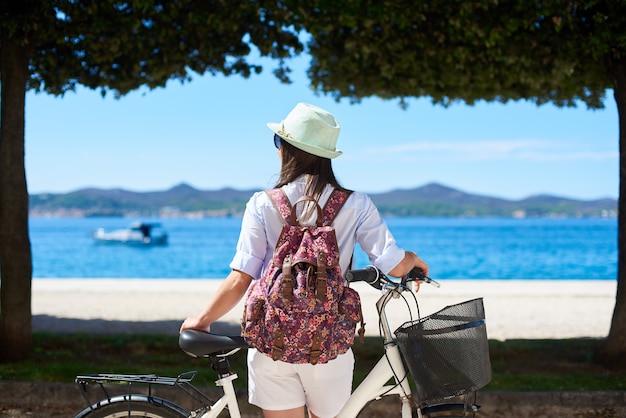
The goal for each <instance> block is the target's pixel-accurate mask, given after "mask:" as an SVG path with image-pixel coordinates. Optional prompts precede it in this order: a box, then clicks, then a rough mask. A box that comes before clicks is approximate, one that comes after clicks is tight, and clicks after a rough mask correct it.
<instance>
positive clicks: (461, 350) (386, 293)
mask: <svg viewBox="0 0 626 418" xmlns="http://www.w3.org/2000/svg"><path fill="white" fill-rule="evenodd" d="M346 279H347V280H348V281H349V282H357V281H364V282H366V283H368V284H369V285H371V286H372V287H374V288H376V289H378V290H380V291H381V296H380V298H379V299H378V301H377V302H376V307H377V311H378V316H379V327H380V334H381V336H382V340H383V341H382V343H383V347H384V354H383V355H382V357H381V358H380V360H379V361H378V363H377V364H376V365H375V366H374V367H373V368H372V369H371V370H370V372H369V373H368V375H367V376H366V377H365V378H364V379H363V381H362V382H361V383H360V384H359V385H358V387H357V388H356V389H355V390H354V391H353V392H352V394H351V396H350V398H349V399H348V401H347V403H346V404H345V405H344V407H343V409H342V410H341V412H340V413H339V415H338V418H354V417H357V416H358V415H359V414H360V413H361V411H362V410H363V409H364V408H366V406H367V405H368V404H369V403H370V402H373V401H377V400H380V399H382V398H383V397H386V396H398V397H399V399H400V400H401V408H400V411H401V415H400V416H401V417H403V418H411V417H417V418H420V417H437V416H447V417H450V416H454V417H469V416H475V415H476V413H477V412H478V410H479V408H480V406H479V405H477V404H476V392H477V391H478V389H480V388H481V387H483V386H485V385H486V384H487V383H489V381H490V380H491V363H490V359H489V348H488V344H487V335H486V330H485V315H484V308H483V304H482V298H478V299H472V300H469V301H465V302H461V303H458V304H456V305H451V306H446V307H445V308H443V309H441V310H439V311H438V312H436V313H434V314H431V315H428V316H426V317H423V318H420V315H419V305H418V303H417V298H416V297H415V294H414V293H413V292H411V290H410V288H409V286H408V284H409V283H410V282H411V281H414V280H423V281H425V282H428V283H431V284H433V285H435V286H437V287H439V283H437V282H436V281H434V280H432V279H431V278H429V277H427V276H425V275H423V274H422V273H421V271H418V270H416V269H414V270H413V271H411V273H409V274H408V275H407V276H406V277H404V278H402V279H401V280H400V281H399V282H397V281H394V280H391V279H389V278H388V277H387V276H385V275H384V274H383V273H382V272H381V271H380V270H378V269H377V268H375V267H372V266H369V267H366V268H364V269H360V270H350V271H348V272H346ZM405 292H408V293H410V294H411V295H413V302H414V303H415V305H416V306H417V312H418V318H417V319H410V320H409V321H407V322H405V323H404V324H402V325H401V326H400V327H398V328H397V329H396V330H395V331H393V332H392V331H391V328H390V325H389V322H388V320H387V314H386V312H385V308H386V306H387V304H388V303H389V302H390V301H391V300H392V299H394V298H399V297H403V299H404V300H405V301H406V300H407V299H406V298H405V297H404V295H403V293H405ZM179 346H180V348H181V349H182V350H183V351H184V352H185V353H186V354H188V355H189V356H192V357H198V358H207V359H208V360H209V361H210V363H211V367H212V368H213V369H214V370H215V371H216V372H217V375H218V379H217V380H216V381H215V384H216V386H218V387H221V388H222V392H223V394H222V396H221V397H220V398H219V399H217V400H216V401H213V400H211V398H210V397H209V396H208V395H206V394H205V393H203V391H201V390H200V389H198V388H196V387H195V386H194V385H193V384H192V383H191V381H192V380H193V378H194V377H195V376H196V373H197V372H196V371H190V372H186V373H182V374H180V375H179V376H177V377H160V376H157V375H117V374H88V375H79V376H77V377H76V382H77V383H78V385H79V386H80V387H81V390H82V393H83V395H84V397H85V399H86V400H87V404H88V407H87V408H85V409H84V410H83V411H82V412H80V413H79V414H78V415H77V416H76V418H121V417H152V418H180V417H199V418H215V417H218V416H220V413H222V412H223V411H225V410H227V411H228V414H229V416H230V417H231V418H240V417H241V412H240V409H239V404H238V401H237V396H236V393H235V389H234V385H233V382H234V381H235V380H236V379H237V375H236V374H235V373H233V372H232V370H231V367H230V364H229V357H230V356H232V355H233V354H235V353H237V352H239V351H240V350H242V349H245V348H248V345H247V344H246V342H245V341H244V339H243V337H241V336H227V335H218V334H213V333H206V332H201V331H195V330H187V331H184V332H183V333H181V335H180V336H179ZM409 375H410V376H411V377H412V378H413V381H412V383H411V381H410V379H409ZM112 383H117V384H125V385H127V386H128V387H129V391H128V392H129V393H124V394H121V395H116V396H112V395H109V393H108V392H107V390H106V387H105V385H106V384H112ZM91 384H95V385H97V387H99V388H100V389H102V391H103V392H104V394H105V397H104V399H102V400H99V401H98V402H95V403H91V402H90V400H89V397H88V396H87V392H88V388H89V385H91ZM135 384H143V385H146V386H147V388H148V390H147V393H130V392H131V391H130V389H131V388H132V387H133V386H134V385H135ZM155 386H170V387H176V388H178V389H180V390H182V391H183V392H185V393H186V394H187V395H189V396H190V397H191V398H192V399H193V400H194V401H195V402H196V403H197V404H198V405H199V406H198V407H197V408H195V409H193V410H191V411H188V410H186V409H184V408H183V407H181V406H179V405H178V404H176V403H175V402H172V401H170V400H167V399H164V398H162V397H159V396H156V395H154V394H153V393H152V392H153V388H154V387H155ZM412 386H413V387H412ZM472 396H473V400H472V399H471V398H472ZM450 414H452V415H450Z"/></svg>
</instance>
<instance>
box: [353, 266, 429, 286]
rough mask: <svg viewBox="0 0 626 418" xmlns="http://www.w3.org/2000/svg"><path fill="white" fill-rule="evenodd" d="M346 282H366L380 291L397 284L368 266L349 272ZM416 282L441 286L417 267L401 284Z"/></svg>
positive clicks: (376, 269) (378, 270)
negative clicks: (386, 286) (385, 285)
mask: <svg viewBox="0 0 626 418" xmlns="http://www.w3.org/2000/svg"><path fill="white" fill-rule="evenodd" d="M346 280H347V281H349V282H350V283H352V282H366V283H367V284H369V285H370V286H372V287H374V288H376V289H379V290H380V289H382V288H383V285H384V284H388V283H396V282H394V281H392V280H391V279H389V278H388V277H387V276H386V275H385V274H384V273H383V272H382V271H380V269H378V268H376V267H374V266H367V267H365V268H363V269H355V270H348V271H347V272H346ZM414 280H422V281H424V282H426V283H429V284H431V285H433V286H435V287H440V286H441V285H440V284H439V283H438V282H436V281H435V280H433V279H431V278H430V277H428V276H427V275H425V274H424V273H423V272H422V270H420V269H418V268H417V267H414V268H413V269H412V270H411V271H410V272H409V274H407V275H406V276H405V277H403V278H402V280H401V284H403V285H405V284H406V283H408V282H410V281H414ZM396 284H397V283H396Z"/></svg>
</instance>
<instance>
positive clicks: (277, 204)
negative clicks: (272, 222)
mask: <svg viewBox="0 0 626 418" xmlns="http://www.w3.org/2000/svg"><path fill="white" fill-rule="evenodd" d="M265 193H267V195H268V196H269V197H270V199H271V201H272V203H273V204H274V208H276V210H277V211H278V214H279V215H280V217H281V219H282V221H283V224H284V225H290V223H289V220H290V217H291V202H289V198H288V197H287V195H286V194H285V191H284V190H283V189H281V188H280V187H278V188H276V189H271V190H266V191H265Z"/></svg>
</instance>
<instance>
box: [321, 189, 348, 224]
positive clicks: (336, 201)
mask: <svg viewBox="0 0 626 418" xmlns="http://www.w3.org/2000/svg"><path fill="white" fill-rule="evenodd" d="M350 193H351V192H346V191H343V190H339V189H334V190H333V191H332V193H331V194H330V197H329V198H328V200H327V201H326V204H325V205H324V209H323V211H322V212H323V216H324V225H332V224H333V222H334V221H335V217H336V216H337V214H338V213H339V211H340V210H341V208H342V207H343V205H344V203H346V200H348V198H349V197H350Z"/></svg>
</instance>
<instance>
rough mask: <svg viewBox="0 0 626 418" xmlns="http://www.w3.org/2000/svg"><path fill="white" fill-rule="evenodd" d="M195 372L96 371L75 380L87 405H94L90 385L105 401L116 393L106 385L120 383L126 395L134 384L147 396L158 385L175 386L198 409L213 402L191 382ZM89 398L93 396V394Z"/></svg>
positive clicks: (131, 390)
mask: <svg viewBox="0 0 626 418" xmlns="http://www.w3.org/2000/svg"><path fill="white" fill-rule="evenodd" d="M197 374H198V372H197V371H196V370H192V371H188V372H185V373H181V374H179V375H178V376H176V377H167V376H158V375H156V374H107V373H98V374H86V375H79V376H76V380H75V381H76V383H77V384H78V386H79V387H80V389H81V393H82V395H83V398H84V399H85V401H86V402H87V405H88V407H92V406H93V405H94V402H93V401H91V400H90V396H89V386H90V385H94V386H97V387H98V388H99V389H100V390H101V392H102V393H103V394H104V396H105V400H107V401H110V400H111V399H112V398H113V397H114V396H116V395H117V394H115V395H113V394H111V393H110V390H107V387H106V385H117V387H119V386H120V385H126V386H127V388H128V389H127V390H125V391H124V392H125V394H128V395H130V394H132V393H133V388H134V387H135V386H136V385H140V387H142V388H144V390H145V389H146V388H147V395H148V396H153V389H154V388H155V387H158V386H169V387H176V388H178V389H180V390H181V391H182V392H184V393H186V394H187V395H188V396H189V397H191V398H192V399H193V400H194V401H196V402H198V403H200V404H201V405H202V407H201V408H200V409H202V408H206V407H210V405H211V404H212V403H213V401H212V400H211V398H209V397H208V396H207V395H206V394H205V393H204V392H202V391H201V390H200V389H198V388H196V387H195V386H194V385H193V384H192V383H191V381H192V380H193V379H194V377H196V375H197ZM91 398H93V396H92V397H91ZM102 400H103V399H101V398H98V399H97V401H102Z"/></svg>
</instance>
